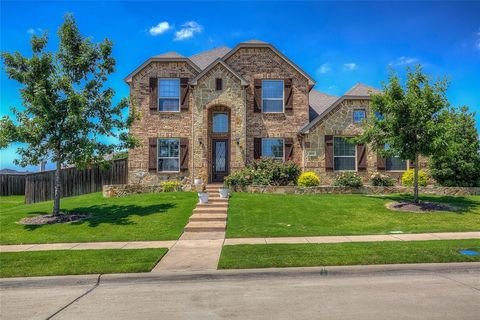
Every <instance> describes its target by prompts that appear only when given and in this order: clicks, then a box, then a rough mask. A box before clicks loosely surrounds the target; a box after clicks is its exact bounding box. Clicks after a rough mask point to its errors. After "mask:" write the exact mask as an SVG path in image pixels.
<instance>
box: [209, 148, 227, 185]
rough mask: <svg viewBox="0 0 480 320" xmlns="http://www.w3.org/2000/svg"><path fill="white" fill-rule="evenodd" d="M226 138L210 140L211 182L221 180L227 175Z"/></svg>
mask: <svg viewBox="0 0 480 320" xmlns="http://www.w3.org/2000/svg"><path fill="white" fill-rule="evenodd" d="M228 147H229V146H228V140H227V139H213V140H212V182H223V179H224V178H225V177H226V176H228V169H229V168H228V153H229V152H228Z"/></svg>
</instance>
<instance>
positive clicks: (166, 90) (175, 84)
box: [158, 79, 180, 112]
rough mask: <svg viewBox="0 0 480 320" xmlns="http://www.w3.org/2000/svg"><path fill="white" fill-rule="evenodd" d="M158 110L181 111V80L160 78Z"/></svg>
mask: <svg viewBox="0 0 480 320" xmlns="http://www.w3.org/2000/svg"><path fill="white" fill-rule="evenodd" d="M158 111H167V112H168V111H170V112H171V111H180V80H179V79H159V80H158Z"/></svg>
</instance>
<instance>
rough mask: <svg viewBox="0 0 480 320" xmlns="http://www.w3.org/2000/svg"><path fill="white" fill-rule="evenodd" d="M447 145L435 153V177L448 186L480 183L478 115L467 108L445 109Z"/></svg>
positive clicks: (431, 162) (443, 118)
mask: <svg viewBox="0 0 480 320" xmlns="http://www.w3.org/2000/svg"><path fill="white" fill-rule="evenodd" d="M440 119H441V120H442V122H443V123H444V129H445V132H444V137H443V141H444V144H445V145H443V146H441V148H440V149H439V150H438V152H437V153H435V154H434V155H432V157H431V159H430V161H429V168H430V173H431V174H432V177H433V178H434V179H435V180H436V181H437V182H438V183H440V184H441V185H443V186H448V187H473V186H480V143H479V141H478V131H477V128H476V125H475V116H474V114H473V113H469V112H468V108H467V107H462V108H460V109H452V110H449V111H445V112H442V114H441V115H440Z"/></svg>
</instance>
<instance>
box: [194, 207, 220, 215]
mask: <svg viewBox="0 0 480 320" xmlns="http://www.w3.org/2000/svg"><path fill="white" fill-rule="evenodd" d="M227 210H228V208H227V207H223V208H215V207H214V208H210V207H197V208H195V209H193V214H195V213H211V214H227Z"/></svg>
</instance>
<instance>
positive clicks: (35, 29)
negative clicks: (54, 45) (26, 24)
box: [27, 28, 43, 35]
mask: <svg viewBox="0 0 480 320" xmlns="http://www.w3.org/2000/svg"><path fill="white" fill-rule="evenodd" d="M42 31H43V29H42V28H28V29H27V33H28V34H32V35H33V34H35V33H42Z"/></svg>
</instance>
